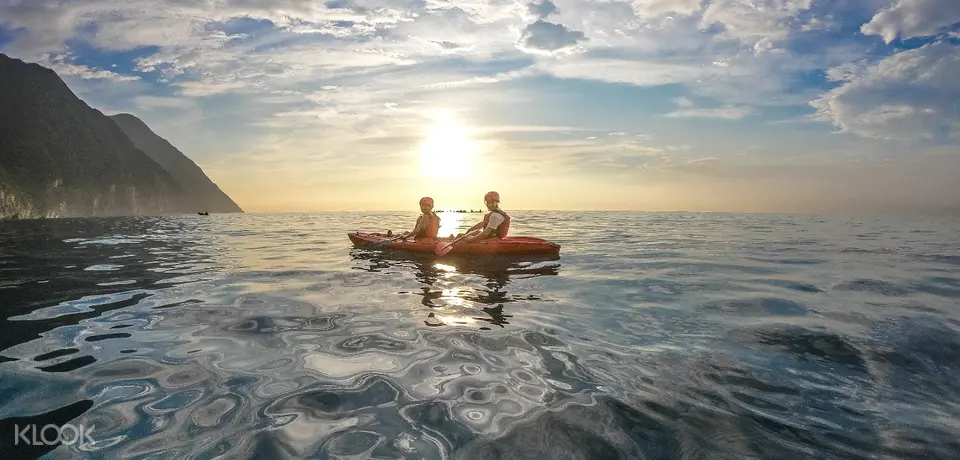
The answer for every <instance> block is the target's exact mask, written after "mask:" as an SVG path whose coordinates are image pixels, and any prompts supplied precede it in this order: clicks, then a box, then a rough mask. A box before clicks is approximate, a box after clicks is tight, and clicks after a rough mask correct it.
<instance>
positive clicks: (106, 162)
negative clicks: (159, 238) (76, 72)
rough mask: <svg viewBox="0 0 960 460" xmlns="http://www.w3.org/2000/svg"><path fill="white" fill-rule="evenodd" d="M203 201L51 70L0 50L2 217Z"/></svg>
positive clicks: (141, 211) (186, 206) (145, 210)
mask: <svg viewBox="0 0 960 460" xmlns="http://www.w3.org/2000/svg"><path fill="white" fill-rule="evenodd" d="M204 206H205V204H201V203H197V202H196V201H195V200H194V199H193V197H192V196H191V195H190V189H189V188H184V187H183V185H182V184H181V183H180V182H179V181H178V180H177V179H176V178H175V176H174V174H171V172H169V171H167V170H165V169H164V168H163V167H162V166H161V165H160V164H159V163H158V162H157V161H155V160H154V159H152V158H151V157H150V156H148V155H147V154H146V153H144V152H143V151H141V150H140V149H138V148H137V147H136V145H135V144H134V143H133V141H131V140H130V139H129V138H128V137H127V135H126V134H125V133H124V132H123V130H122V129H121V128H120V127H119V126H118V125H117V124H116V123H114V121H113V120H111V119H110V118H109V117H107V116H106V115H104V114H103V113H101V112H100V111H99V110H96V109H93V108H91V107H90V106H88V105H87V104H86V103H85V102H83V101H82V100H80V99H79V98H78V97H77V96H76V95H75V94H74V93H73V92H72V91H71V90H70V88H68V87H67V85H66V84H65V83H64V82H63V80H61V79H60V77H59V76H58V75H57V74H56V73H55V72H54V71H53V70H51V69H48V68H46V67H42V66H40V65H37V64H29V63H25V62H23V61H21V60H19V59H13V58H10V57H8V56H6V55H4V54H0V218H8V217H18V218H38V217H74V216H111V215H156V214H171V213H194V212H196V211H199V210H203V207H204Z"/></svg>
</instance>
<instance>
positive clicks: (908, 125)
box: [811, 41, 960, 140]
mask: <svg viewBox="0 0 960 460" xmlns="http://www.w3.org/2000/svg"><path fill="white" fill-rule="evenodd" d="M828 75H830V76H831V77H832V78H833V79H835V80H840V81H843V84H842V85H840V86H839V87H837V88H834V89H832V90H830V91H828V92H826V93H824V94H823V95H822V96H821V97H820V98H818V99H816V100H814V101H812V102H811V105H812V106H813V107H814V108H815V109H816V110H817V119H818V120H822V121H828V122H831V123H833V124H835V125H836V126H837V127H839V128H840V130H841V131H843V132H851V133H855V134H858V135H860V136H865V137H872V138H878V139H902V140H918V139H924V138H927V139H929V138H935V137H937V136H947V137H951V138H956V137H960V105H958V104H957V101H958V100H960V78H957V75H960V53H958V52H957V47H956V46H954V45H953V44H951V43H949V42H946V41H938V42H935V43H931V44H928V45H924V46H922V47H920V48H917V49H912V50H907V51H903V52H900V53H896V54H893V55H891V56H889V57H886V58H884V59H882V60H880V61H879V62H876V63H873V64H862V65H846V66H842V68H839V69H832V70H831V71H830V72H829V73H828Z"/></svg>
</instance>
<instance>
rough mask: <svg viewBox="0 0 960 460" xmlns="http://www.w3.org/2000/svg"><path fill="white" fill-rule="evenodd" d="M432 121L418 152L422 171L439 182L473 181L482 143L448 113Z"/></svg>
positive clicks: (440, 112)
mask: <svg viewBox="0 0 960 460" xmlns="http://www.w3.org/2000/svg"><path fill="white" fill-rule="evenodd" d="M433 119H434V120H433V122H432V123H431V124H430V125H429V126H427V128H426V133H425V134H426V138H425V139H424V141H423V143H421V144H420V148H419V150H418V152H419V154H420V161H421V164H422V165H423V171H424V172H425V173H427V174H430V175H431V176H434V177H435V178H436V179H447V180H450V179H455V180H465V179H471V178H473V175H474V174H473V170H474V165H473V163H474V157H475V156H476V154H477V153H478V151H479V143H478V142H477V141H475V140H474V139H473V138H472V135H471V130H470V128H469V127H468V126H466V125H465V124H464V123H463V122H462V121H461V120H458V119H457V118H456V117H455V116H454V115H453V114H452V113H450V112H446V111H438V112H436V113H435V114H434V116H433Z"/></svg>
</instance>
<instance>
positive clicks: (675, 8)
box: [631, 0, 703, 18]
mask: <svg viewBox="0 0 960 460" xmlns="http://www.w3.org/2000/svg"><path fill="white" fill-rule="evenodd" d="M702 3H703V2H702V1H701V0H633V1H632V2H631V5H632V6H633V10H634V12H635V13H636V15H637V16H638V17H641V18H656V17H661V16H667V15H672V14H676V15H680V16H690V15H692V14H694V13H696V12H698V11H700V10H701V8H702Z"/></svg>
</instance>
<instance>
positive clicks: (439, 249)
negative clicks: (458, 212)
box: [433, 233, 470, 256]
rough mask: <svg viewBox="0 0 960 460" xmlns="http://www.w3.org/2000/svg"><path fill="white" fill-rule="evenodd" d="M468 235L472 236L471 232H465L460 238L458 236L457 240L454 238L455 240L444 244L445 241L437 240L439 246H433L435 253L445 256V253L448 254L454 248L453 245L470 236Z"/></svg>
mask: <svg viewBox="0 0 960 460" xmlns="http://www.w3.org/2000/svg"><path fill="white" fill-rule="evenodd" d="M468 236H470V233H465V234H464V235H463V236H461V237H459V238H457V239H455V240H453V241H451V242H449V243H447V244H443V243H441V242H439V241H438V242H437V246H436V247H434V248H433V253H434V254H436V255H438V256H445V255H447V253H448V252H450V251H452V250H453V245H455V244H457V243H459V242H460V240H462V239H464V238H466V237H468Z"/></svg>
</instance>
